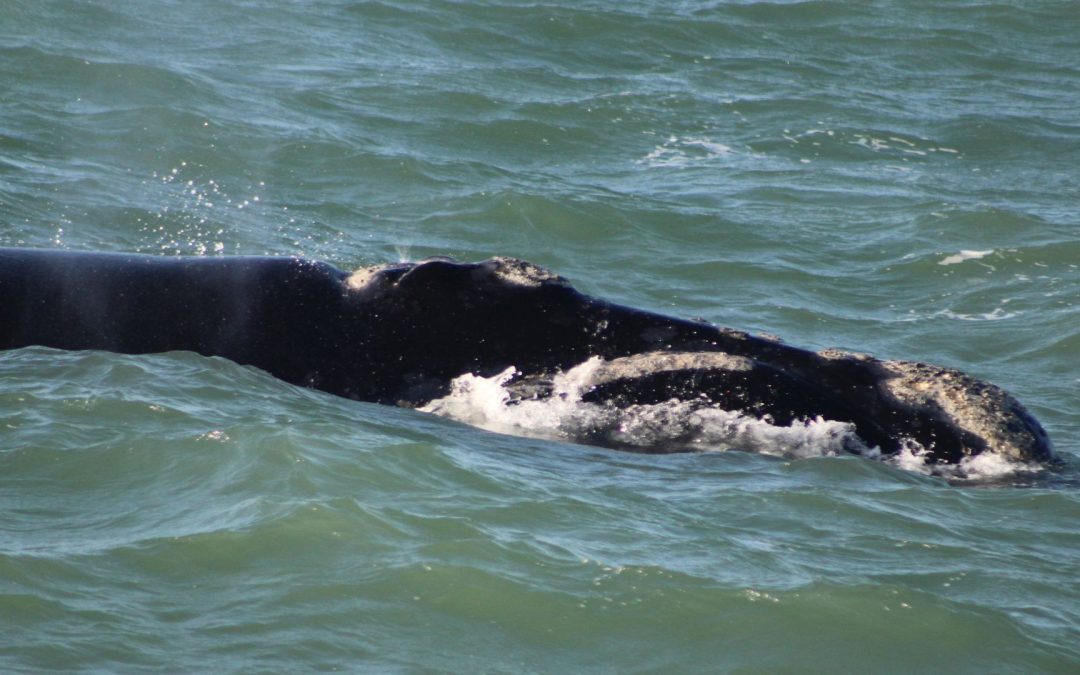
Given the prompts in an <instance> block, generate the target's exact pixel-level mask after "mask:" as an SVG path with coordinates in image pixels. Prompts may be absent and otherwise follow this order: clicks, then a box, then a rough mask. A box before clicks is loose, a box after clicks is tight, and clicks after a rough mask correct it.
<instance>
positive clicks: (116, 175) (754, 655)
mask: <svg viewBox="0 0 1080 675" xmlns="http://www.w3.org/2000/svg"><path fill="white" fill-rule="evenodd" d="M1078 35H1080V5H1078V4H1077V3H1076V2H1069V1H1057V0H1022V1H1020V2H1016V3H1011V4H1004V3H998V4H995V3H982V2H965V1H956V2H924V1H922V0H916V1H913V2H901V1H899V0H876V1H875V0H867V1H865V2H847V3H845V2H830V1H825V0H806V1H803V2H749V1H747V2H714V1H713V2H710V1H701V2H691V1H682V2H680V1H674V0H672V1H668V2H664V1H661V0H628V1H625V2H613V1H611V0H607V1H601V0H592V1H589V0H583V1H581V2H567V1H563V0H550V1H548V2H512V1H510V0H501V1H499V0H488V1H481V0H458V1H451V0H411V1H399V0H386V1H385V2H355V1H346V0H321V1H320V0H311V1H307V2H302V1H295V2H271V1H270V0H219V1H216V2H208V1H206V0H191V1H189V2H172V1H170V0H143V1H139V2H107V1H105V0H91V1H81V0H0V246H33V247H59V248H68V249H76V250H111V251H139V252H144V253H155V254H162V255H175V254H182V255H228V254H237V253H244V254H271V255H306V256H310V257H315V258H318V259H323V260H327V261H329V262H332V263H334V264H336V265H338V266H340V267H342V268H345V269H349V268H354V267H359V266H361V265H366V264H372V263H378V262H385V261H396V260H411V259H419V258H422V257H424V256H429V255H451V256H454V257H457V258H461V259H470V260H471V259H481V258H486V257H489V256H493V255H510V256H518V257H522V258H526V259H528V260H531V261H533V262H536V263H539V264H541V265H544V266H546V267H549V268H551V269H553V270H555V271H556V272H558V273H560V274H562V275H563V276H565V277H567V278H568V279H570V280H571V281H572V282H573V283H574V284H575V285H576V286H577V287H578V288H580V289H581V290H583V291H585V292H588V293H591V294H594V295H599V296H602V297H605V298H608V299H612V300H615V301H617V302H621V303H624V304H628V305H633V306H636V307H642V308H647V309H651V310H656V311H661V312H664V313H667V314H672V315H677V316H684V317H702V318H704V319H706V320H708V321H712V322H715V323H718V324H721V325H726V326H732V327H736V328H741V329H745V330H750V331H754V332H767V333H770V334H775V335H779V336H782V337H783V338H784V339H785V340H786V341H787V342H789V343H791V344H795V345H800V346H806V347H811V348H823V347H830V346H836V347H842V348H846V349H853V350H858V351H865V352H870V353H873V354H875V355H879V356H884V357H893V358H906V359H916V360H925V361H930V362H934V363H939V364H942V365H947V366H950V367H955V368H960V369H963V370H965V371H968V372H971V373H973V374H975V375H977V376H980V377H983V378H986V379H988V380H991V381H993V382H995V383H997V384H999V385H1001V386H1003V387H1005V388H1006V389H1008V390H1009V391H1011V392H1012V393H1013V394H1015V395H1016V396H1017V397H1018V398H1019V399H1020V400H1021V401H1022V402H1023V403H1024V404H1025V405H1026V406H1027V407H1028V408H1029V409H1030V410H1031V411H1032V412H1033V413H1034V414H1035V415H1036V416H1037V417H1038V418H1039V419H1040V420H1041V421H1042V423H1043V424H1044V426H1045V427H1046V428H1047V430H1048V431H1049V433H1050V435H1051V438H1052V439H1053V441H1054V444H1055V448H1056V450H1057V453H1058V455H1059V456H1061V458H1062V459H1063V463H1062V466H1061V467H1059V468H1058V469H1056V470H1053V471H1042V472H1036V473H1025V472H1018V473H1013V474H1009V475H1007V476H1003V477H1002V476H999V477H998V479H996V480H994V481H990V482H987V481H978V480H976V481H960V482H954V483H949V482H946V481H945V480H942V479H941V478H937V477H931V476H926V475H922V474H919V473H916V472H912V471H906V470H903V469H902V468H900V467H897V466H893V465H890V464H888V463H884V462H875V461H870V460H867V459H864V458H858V457H828V456H821V457H811V458H803V459H793V458H782V457H779V458H778V457H774V456H768V455H765V454H756V453H749V452H740V451H737V450H735V451H730V452H710V453H702V454H693V455H678V456H642V455H634V454H629V453H622V452H617V451H611V450H603V449H597V448H589V447H584V446H580V445H573V444H569V443H562V442H559V441H552V440H538V439H529V438H520V437H514V436H505V435H499V434H494V433H489V432H486V431H482V430H479V429H476V428H473V427H469V426H465V425H462V424H458V423H455V422H452V421H449V420H445V419H441V418H438V417H435V416H432V415H426V414H423V413H420V412H416V411H410V410H402V409H396V408H389V407H383V406H376V405H370V404H362V403H356V402H352V401H347V400H343V399H338V398H335V397H332V396H329V395H326V394H322V393H319V392H313V391H308V390H304V389H299V388H296V387H293V386H290V385H287V384H284V383H282V382H280V381H278V380H275V379H274V378H272V377H270V376H269V375H267V374H265V373H262V372H259V371H256V370H253V369H250V368H244V367H240V366H237V365H235V364H232V363H230V362H227V361H223V360H220V359H208V358H203V357H199V356H197V355H194V354H191V353H170V354H162V355H152V356H140V357H134V356H124V355H116V354H106V353H96V352H86V353H67V352H58V351H53V350H48V349H42V348H30V349H23V350H17V351H11V352H2V353H0V671H4V672H42V671H79V672H81V671H89V672H314V671H330V670H337V671H346V672H390V673H427V672H431V673H436V672H461V673H471V672H489V673H534V672H535V673H567V672H591V673H624V672H664V673H668V672H680V673H683V672H685V673H691V672H693V673H707V672H708V673H712V672H724V673H727V672H738V673H778V672H789V673H796V672H821V673H836V672H897V673H901V672H902V673H911V672H941V673H957V672H968V673H988V672H993V673H1025V674H1026V673H1040V672H1045V673H1073V672H1077V670H1078V669H1080V647H1078V646H1077V645H1080V527H1078V523H1080V460H1078V459H1077V454H1078V453H1080V446H1078V439H1080V393H1078V392H1080V368H1078V363H1080V215H1078V213H1080V206H1078V205H1080V170H1078V169H1077V163H1078V162H1077V160H1078V159H1080V40H1078V39H1077V36H1078Z"/></svg>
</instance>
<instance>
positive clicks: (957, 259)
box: [938, 249, 994, 265]
mask: <svg viewBox="0 0 1080 675" xmlns="http://www.w3.org/2000/svg"><path fill="white" fill-rule="evenodd" d="M993 252H994V251H993V249H991V250H989V251H960V252H959V253H957V254H956V255H951V256H949V257H947V258H945V259H943V260H941V261H940V262H939V263H938V264H939V265H957V264H959V263H962V262H964V261H965V260H979V259H981V258H985V257H986V256H988V255H990V254H991V253H993Z"/></svg>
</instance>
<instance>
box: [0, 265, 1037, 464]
mask: <svg viewBox="0 0 1080 675" xmlns="http://www.w3.org/2000/svg"><path fill="white" fill-rule="evenodd" d="M31 346H42V347H51V348H54V349H61V350H105V351H111V352H118V353H125V354H151V353H160V352H170V351H178V350H182V351H190V352H196V353H198V354H201V355H204V356H217V357H222V358H225V359H229V360H231V361H234V362H236V363H238V364H242V365H247V366H253V367H255V368H259V369H261V370H264V371H266V372H267V373H270V374H271V375H273V376H275V377H277V378H280V379H281V380H284V381H286V382H289V383H292V384H295V385H299V386H302V387H310V388H314V389H318V390H322V391H325V392H329V393H331V394H335V395H337V396H342V397H346V398H349V399H355V400H357V401H367V402H374V403H381V404H389V405H397V406H403V407H409V408H422V407H424V406H428V405H430V404H431V403H432V402H433V401H437V400H440V399H441V398H443V397H446V396H447V395H449V394H450V393H451V391H452V390H453V387H454V383H455V382H456V381H458V378H461V377H462V376H468V375H471V376H473V377H483V378H490V377H495V376H497V375H499V374H500V373H502V374H504V379H505V386H506V392H507V396H508V399H509V400H508V404H511V405H512V404H513V403H515V402H518V401H520V402H524V401H537V400H544V399H545V398H549V397H553V396H558V395H560V393H559V391H558V389H557V387H556V386H555V384H554V383H555V382H556V381H557V380H558V377H559V376H560V374H563V373H567V372H570V371H572V370H574V369H575V368H578V369H580V367H581V366H582V364H585V363H591V364H593V365H592V367H590V368H589V369H587V375H586V377H585V381H584V382H583V384H582V386H581V392H582V394H581V396H582V400H583V401H585V402H588V403H591V404H595V405H597V406H606V407H610V408H614V409H625V408H627V407H632V406H647V405H652V404H658V403H663V402H668V401H679V402H685V403H686V404H687V405H691V406H695V407H699V408H702V409H716V410H724V411H731V412H734V413H738V414H740V415H744V416H747V417H748V418H752V419H756V420H760V421H763V422H764V423H767V424H771V425H792V424H796V425H797V424H806V423H810V422H812V421H814V420H829V421H836V422H842V423H845V424H847V425H850V427H851V428H852V429H853V430H854V438H855V439H856V441H854V442H850V443H848V444H847V445H846V446H845V451H850V452H852V453H855V454H873V455H874V456H884V457H888V456H895V455H897V454H898V453H901V452H905V451H907V450H910V449H911V448H917V449H918V451H919V456H920V457H921V459H922V461H923V462H925V463H926V464H929V465H954V464H957V463H960V462H962V461H965V460H966V459H968V458H972V457H977V456H980V455H984V454H987V453H990V454H994V455H998V456H1001V457H1003V458H1006V459H1008V460H1013V461H1018V462H1034V463H1046V462H1049V461H1051V459H1052V458H1053V449H1052V445H1051V442H1050V439H1049V437H1048V436H1047V433H1046V431H1045V430H1044V429H1043V427H1042V426H1041V425H1040V424H1039V422H1038V421H1037V420H1036V419H1035V418H1034V417H1033V416H1032V415H1031V414H1030V413H1029V412H1028V411H1027V410H1026V409H1025V408H1024V406H1023V405H1021V404H1020V402H1019V401H1017V400H1016V399H1015V398H1014V397H1013V396H1012V395H1010V394H1009V393H1008V392H1006V391H1005V390H1004V389H1002V388H1000V387H998V386H996V385H993V384H990V383H989V382H986V381H983V380H980V379H978V378H976V377H973V376H971V375H968V374H966V373H963V372H961V371H959V370H956V369H953V368H948V367H943V366H935V365H930V364H926V363H922V362H916V361H904V360H890V359H879V358H875V357H873V356H869V355H867V354H862V353H857V352H850V351H844V350H839V349H827V350H821V351H813V350H809V349H803V348H799V347H795V346H791V345H788V344H786V343H785V342H783V341H781V340H779V339H777V338H773V337H768V336H762V335H752V334H750V333H747V332H744V331H740V330H735V329H731V328H724V327H720V326H716V325H712V324H710V323H706V322H704V321H699V320H689V319H681V318H675V317H670V316H665V315H662V314H658V313H654V312H650V311H644V310H639V309H634V308H632V307H627V306H623V305H620V304H617V303H614V302H609V301H606V300H603V299H599V298H595V297H591V296H589V295H586V294H584V293H581V292H579V291H578V290H576V289H575V288H574V287H573V286H572V285H571V284H570V283H569V282H568V281H567V280H566V279H565V278H563V277H561V276H559V275H557V274H555V273H553V272H551V271H549V270H547V269H545V268H543V267H540V266H538V265H534V264H532V263H529V262H526V261H524V260H519V259H515V258H508V257H495V258H491V259H489V260H483V261H478V262H458V261H455V260H452V259H449V258H441V257H440V258H428V259H425V260H421V261H417V262H407V263H387V264H380V265H373V266H368V267H364V268H361V269H358V270H352V271H349V270H342V269H339V268H337V267H335V266H333V265H330V264H327V263H325V262H319V261H315V260H310V259H306V258H299V257H276V256H223V257H196V256H180V257H172V256H159V255H144V254H128V253H115V252H83V251H72V250H57V249H33V248H0V349H4V350H12V349H20V348H24V347H31ZM580 440H581V442H585V443H589V444H593V445H601V446H609V447H619V448H622V449H634V448H627V447H626V443H625V442H624V441H621V440H617V439H615V438H614V437H612V436H611V435H605V434H604V433H593V434H591V435H588V436H587V437H585V438H583V439H580ZM639 449H642V450H643V451H647V452H656V453H664V452H683V451H687V450H691V449H693V448H692V446H687V445H685V444H678V443H672V444H668V445H661V446H650V447H647V448H639Z"/></svg>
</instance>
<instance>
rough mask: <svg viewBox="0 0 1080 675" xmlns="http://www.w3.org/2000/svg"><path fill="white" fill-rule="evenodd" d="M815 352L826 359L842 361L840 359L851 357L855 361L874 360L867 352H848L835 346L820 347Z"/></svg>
mask: <svg viewBox="0 0 1080 675" xmlns="http://www.w3.org/2000/svg"><path fill="white" fill-rule="evenodd" d="M817 354H818V356H820V357H821V358H823V359H828V360H830V361H842V360H845V359H852V360H855V361H873V360H874V357H872V356H870V355H869V354H864V353H862V352H849V351H845V350H843V349H836V348H830V349H822V350H821V351H820V352H818V353H817Z"/></svg>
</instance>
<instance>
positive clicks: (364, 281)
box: [345, 265, 393, 291]
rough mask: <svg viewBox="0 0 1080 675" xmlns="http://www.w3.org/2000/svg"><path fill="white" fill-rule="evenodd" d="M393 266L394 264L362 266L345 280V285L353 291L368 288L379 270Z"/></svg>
mask: <svg viewBox="0 0 1080 675" xmlns="http://www.w3.org/2000/svg"><path fill="white" fill-rule="evenodd" d="M390 267H393V265H372V266H370V267H361V268H360V269H358V270H356V271H355V272H353V273H352V274H350V275H349V278H348V279H346V280H345V286H346V287H347V288H348V289H349V290H352V291H361V290H364V289H365V288H367V286H368V284H370V283H371V282H372V281H373V280H374V279H375V277H376V276H378V274H379V272H381V271H383V270H385V269H388V268H390Z"/></svg>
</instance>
